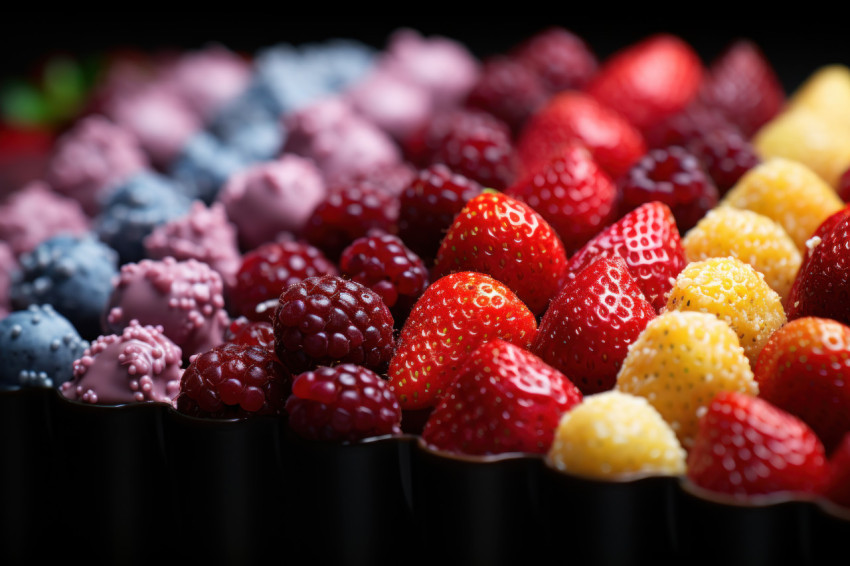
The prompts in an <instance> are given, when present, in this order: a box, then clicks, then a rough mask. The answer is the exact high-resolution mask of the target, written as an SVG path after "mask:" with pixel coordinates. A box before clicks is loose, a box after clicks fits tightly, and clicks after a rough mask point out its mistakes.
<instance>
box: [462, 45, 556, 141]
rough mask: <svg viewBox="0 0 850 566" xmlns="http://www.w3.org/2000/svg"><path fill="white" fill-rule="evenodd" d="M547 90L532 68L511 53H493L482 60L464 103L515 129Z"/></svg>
mask: <svg viewBox="0 0 850 566" xmlns="http://www.w3.org/2000/svg"><path fill="white" fill-rule="evenodd" d="M549 94H550V93H549V91H548V90H547V89H546V87H545V86H544V84H543V81H542V79H541V78H540V76H539V75H538V74H537V73H536V72H535V71H534V70H533V69H531V68H530V67H528V66H526V65H524V64H523V63H522V62H521V61H519V60H518V59H515V58H513V57H509V56H506V55H494V56H491V57H488V58H487V59H486V60H485V61H484V62H483V64H482V66H481V73H480V74H479V76H478V80H477V81H476V82H475V84H474V85H473V86H472V89H471V90H470V91H469V94H468V95H467V98H466V104H467V105H468V106H470V107H472V108H479V109H481V110H484V111H486V112H489V113H491V114H493V115H494V116H496V117H497V118H499V119H500V120H502V121H503V122H505V123H506V124H507V125H508V126H509V127H510V128H511V131H512V132H513V133H516V132H519V130H520V129H522V126H523V124H524V123H525V121H526V119H528V117H529V116H530V115H531V113H532V112H534V111H535V110H537V108H538V107H539V106H540V105H542V104H543V103H544V102H545V101H546V99H547V98H548V97H549Z"/></svg>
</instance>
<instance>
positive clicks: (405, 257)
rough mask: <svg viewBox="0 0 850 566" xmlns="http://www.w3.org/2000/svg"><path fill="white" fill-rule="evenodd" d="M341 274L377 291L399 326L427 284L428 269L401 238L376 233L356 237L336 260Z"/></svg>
mask: <svg viewBox="0 0 850 566" xmlns="http://www.w3.org/2000/svg"><path fill="white" fill-rule="evenodd" d="M339 269H340V274H341V275H343V276H344V277H348V278H349V279H351V280H352V281H356V282H358V283H361V284H363V285H365V286H366V287H369V288H370V289H372V290H373V291H375V292H376V293H378V294H379V295H380V296H381V298H382V299H383V300H384V303H385V304H386V305H387V307H389V309H390V312H391V313H392V315H393V320H394V321H395V323H396V325H397V326H398V327H400V326H401V323H403V322H404V320H405V319H406V318H407V315H408V313H410V309H411V307H412V306H413V304H414V303H415V302H416V299H418V298H419V296H420V295H421V294H422V292H423V291H425V288H426V287H427V286H428V282H429V276H428V269H427V268H426V267H425V263H424V262H423V261H422V259H421V258H420V257H419V256H417V255H416V254H415V253H413V252H412V251H411V250H410V249H409V248H408V247H407V246H405V245H404V242H402V241H401V238H399V237H398V236H394V235H393V234H375V235H371V236H364V237H362V238H358V239H357V240H354V242H352V243H351V245H350V246H348V247H347V248H345V250H343V252H342V256H341V257H340V260H339Z"/></svg>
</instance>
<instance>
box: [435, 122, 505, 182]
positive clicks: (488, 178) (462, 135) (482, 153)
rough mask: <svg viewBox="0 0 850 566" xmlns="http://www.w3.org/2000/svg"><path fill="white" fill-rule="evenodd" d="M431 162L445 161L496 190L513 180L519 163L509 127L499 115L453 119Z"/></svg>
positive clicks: (451, 166) (456, 169) (452, 167)
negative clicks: (489, 117)
mask: <svg viewBox="0 0 850 566" xmlns="http://www.w3.org/2000/svg"><path fill="white" fill-rule="evenodd" d="M431 163H445V164H446V165H447V166H448V167H449V169H451V170H452V171H455V172H457V173H460V174H462V175H465V176H466V177H469V178H470V179H474V180H475V181H478V182H479V183H481V184H482V185H484V186H486V187H489V188H491V189H496V190H497V191H500V190H503V189H505V187H507V186H509V185H510V184H511V183H512V182H513V181H514V179H515V178H516V175H517V170H518V166H519V161H518V157H517V150H516V147H515V146H514V142H513V134H512V131H511V128H510V126H509V125H508V124H506V123H505V122H504V121H503V120H501V119H498V118H496V119H494V120H462V121H458V122H456V123H455V124H454V126H453V127H452V128H451V129H450V131H449V132H448V133H447V134H446V136H445V137H443V139H442V141H441V142H440V143H439V144H438V145H437V149H436V151H435V152H434V155H433V156H432V157H431Z"/></svg>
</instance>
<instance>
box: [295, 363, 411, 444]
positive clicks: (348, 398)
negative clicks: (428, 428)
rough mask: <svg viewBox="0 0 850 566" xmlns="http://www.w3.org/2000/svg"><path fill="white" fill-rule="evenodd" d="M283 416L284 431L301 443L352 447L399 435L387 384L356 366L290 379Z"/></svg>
mask: <svg viewBox="0 0 850 566" xmlns="http://www.w3.org/2000/svg"><path fill="white" fill-rule="evenodd" d="M286 411H287V413H288V424H289V428H290V429H291V430H292V431H293V432H294V433H295V434H297V435H298V436H299V437H301V438H304V439H307V440H318V441H327V442H356V441H358V440H363V439H366V438H373V437H376V436H384V435H397V434H401V407H400V405H399V403H398V399H397V398H396V396H395V393H393V391H392V389H390V387H389V385H388V382H386V381H384V380H383V379H382V378H381V377H380V376H379V375H378V374H377V373H375V372H374V371H372V370H370V369H368V368H365V367H363V366H359V365H356V364H340V365H337V366H334V367H327V366H322V367H318V368H316V369H315V370H313V371H307V372H304V373H301V374H300V375H298V376H296V377H295V381H294V383H293V386H292V395H291V396H290V397H289V400H287V402H286Z"/></svg>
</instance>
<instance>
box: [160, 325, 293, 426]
mask: <svg viewBox="0 0 850 566" xmlns="http://www.w3.org/2000/svg"><path fill="white" fill-rule="evenodd" d="M291 389H292V375H291V374H290V373H289V371H287V370H286V369H285V368H284V367H283V366H282V365H281V364H280V362H278V361H277V358H276V357H275V355H274V352H273V351H272V350H269V349H268V348H262V347H260V346H251V345H247V344H235V343H230V342H225V343H223V344H220V345H218V346H216V347H214V348H212V349H210V350H207V351H206V352H202V353H200V354H197V355H196V356H193V358H192V360H191V362H190V363H189V366H188V367H187V368H186V371H185V372H183V377H182V379H181V381H180V392H179V393H178V394H177V397H176V398H175V400H174V406H175V408H176V409H177V411H179V412H180V413H183V414H186V415H189V416H193V417H205V418H222V419H232V418H245V417H250V416H255V415H271V416H276V415H280V414H282V413H283V411H284V404H285V403H286V399H287V398H288V397H289V394H290V392H291Z"/></svg>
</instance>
